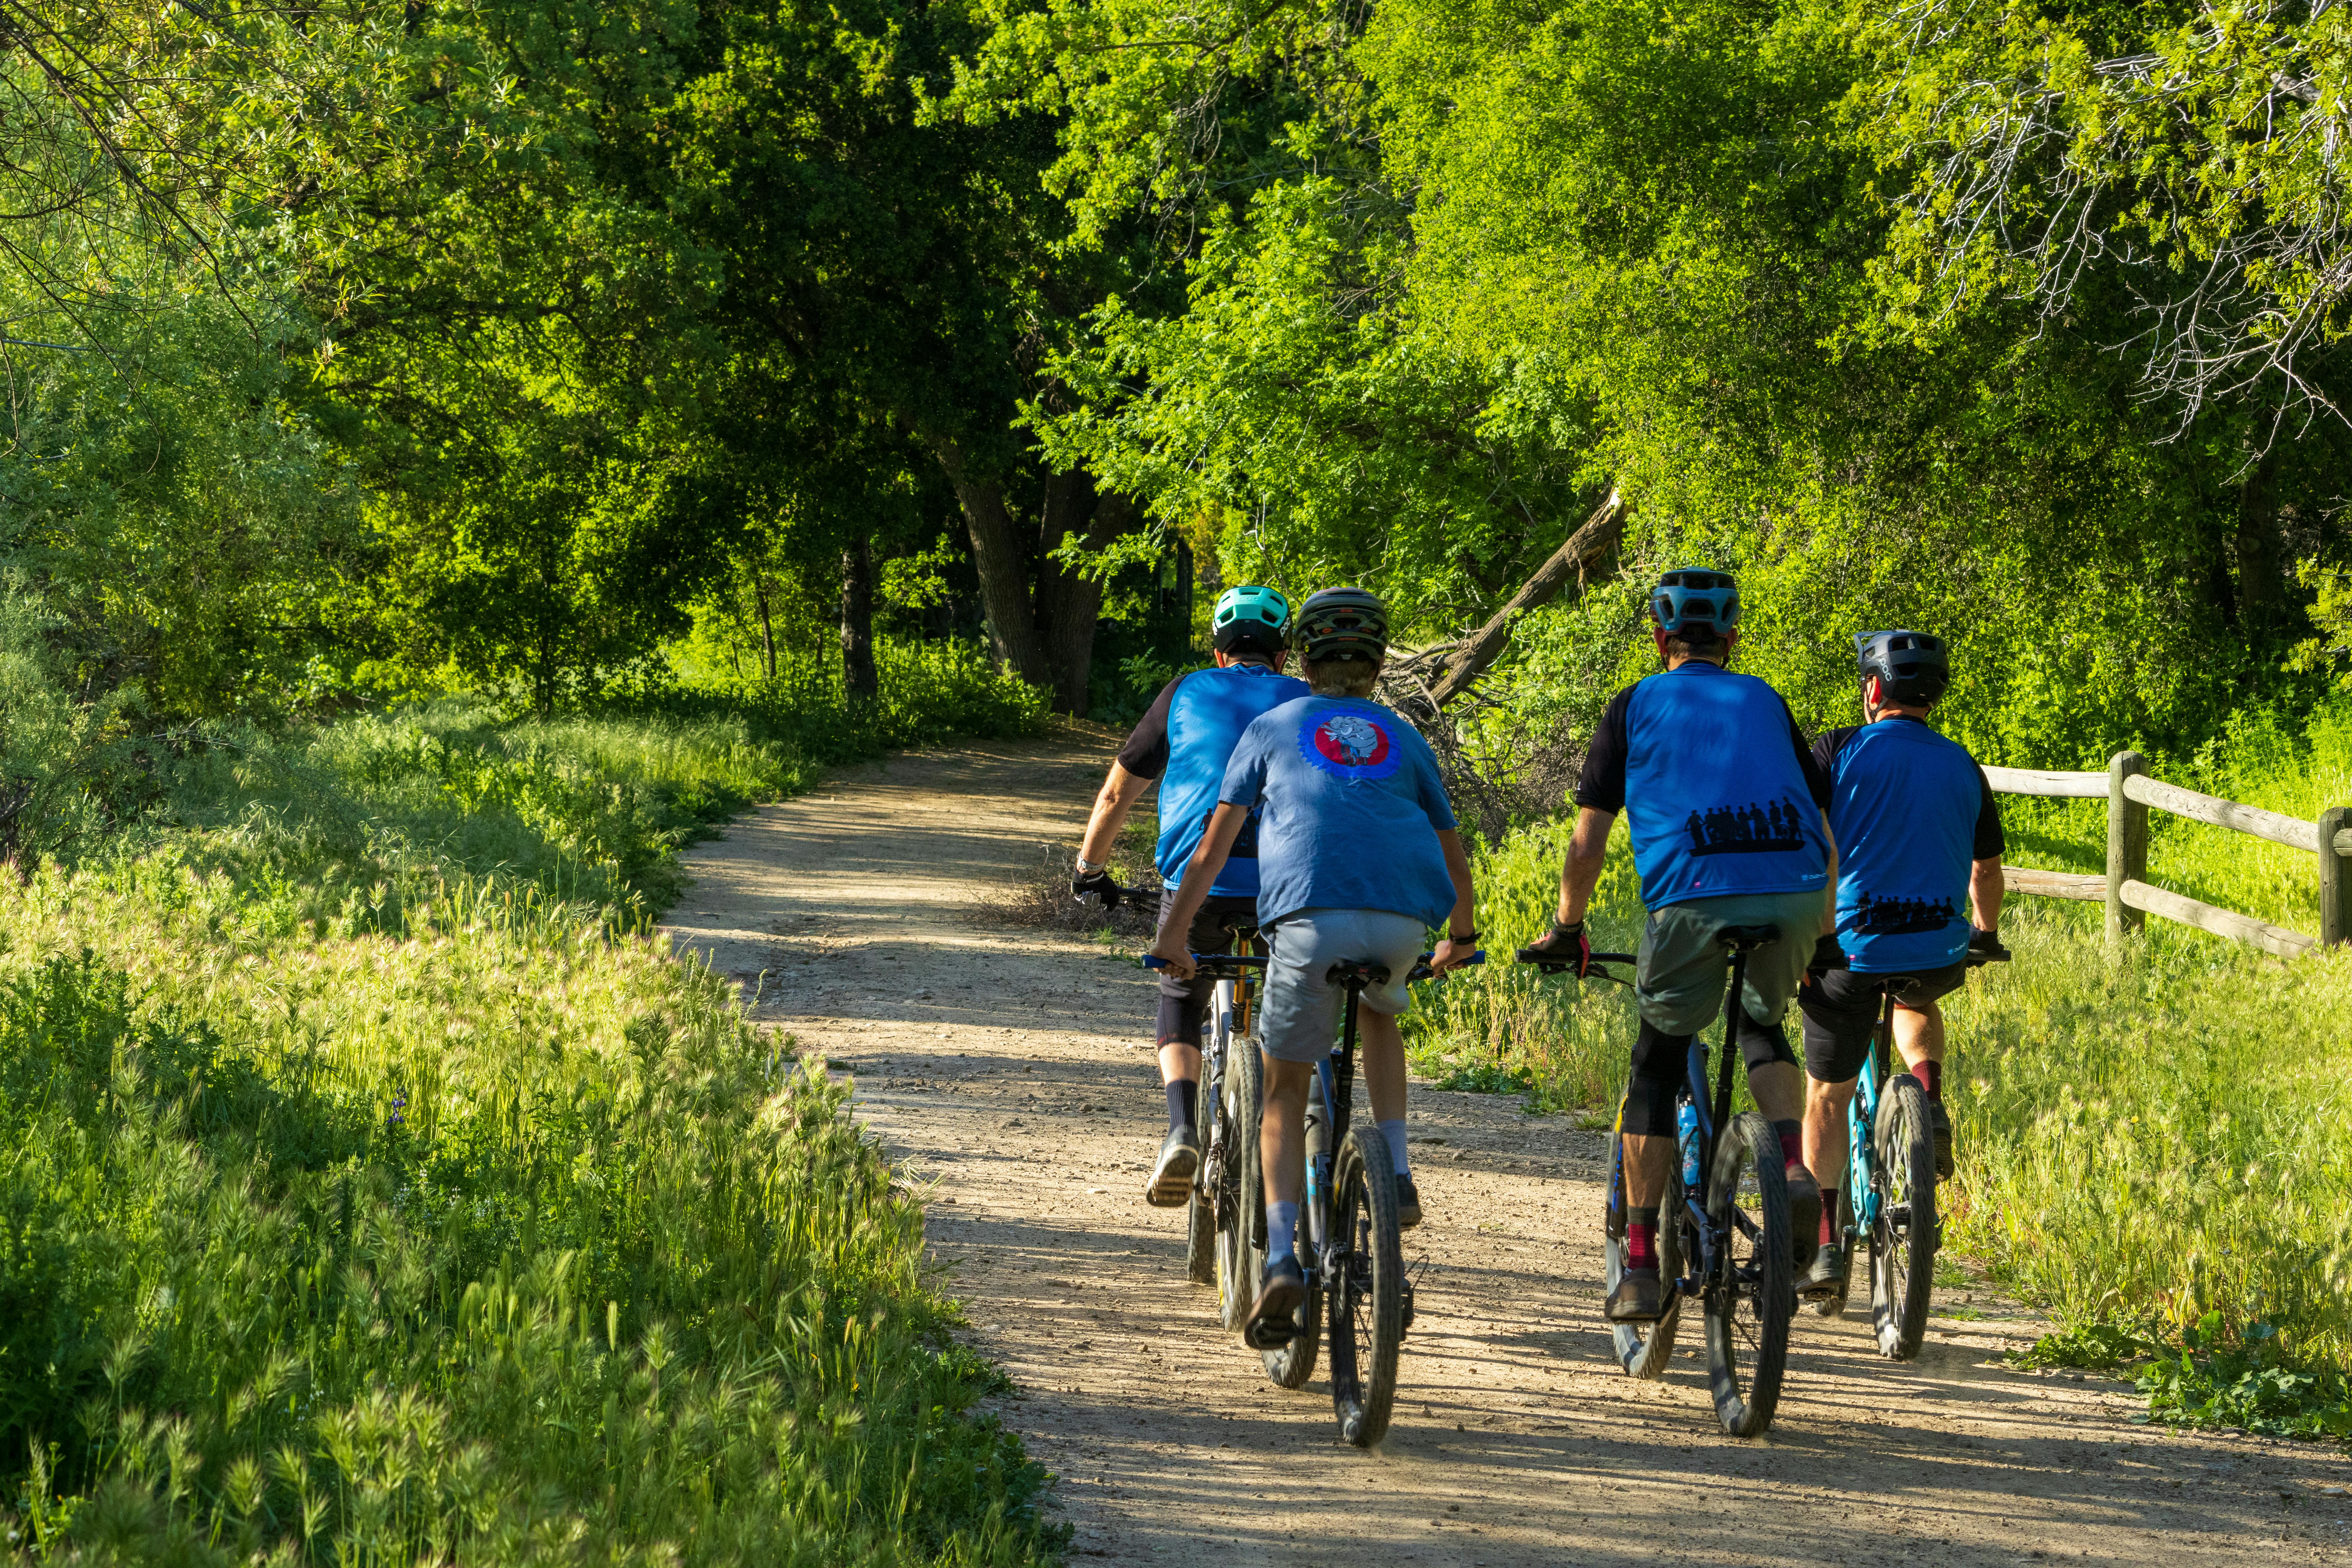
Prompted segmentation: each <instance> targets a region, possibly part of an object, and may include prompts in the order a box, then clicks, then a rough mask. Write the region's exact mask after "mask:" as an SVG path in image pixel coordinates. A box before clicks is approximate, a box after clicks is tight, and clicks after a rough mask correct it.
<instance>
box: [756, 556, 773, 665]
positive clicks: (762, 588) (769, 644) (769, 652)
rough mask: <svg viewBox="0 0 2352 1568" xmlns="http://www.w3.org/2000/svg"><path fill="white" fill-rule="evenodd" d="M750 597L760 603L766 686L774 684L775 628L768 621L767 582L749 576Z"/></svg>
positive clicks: (758, 576)
mask: <svg viewBox="0 0 2352 1568" xmlns="http://www.w3.org/2000/svg"><path fill="white" fill-rule="evenodd" d="M751 596H752V597H753V598H755V599H757V600H758V601H759V602H760V649H761V655H762V656H763V657H764V658H765V659H766V661H767V670H768V684H769V685H771V686H773V685H774V684H775V683H776V627H775V623H773V622H772V621H771V620H769V619H768V580H767V579H766V578H765V577H762V576H761V575H760V574H758V573H757V572H754V573H752V574H751Z"/></svg>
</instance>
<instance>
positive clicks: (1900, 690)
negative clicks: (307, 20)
mask: <svg viewBox="0 0 2352 1568" xmlns="http://www.w3.org/2000/svg"><path fill="white" fill-rule="evenodd" d="M1853 652H1854V659H1855V662H1856V663H1858V664H1860V665H1861V666H1862V677H1863V679H1865V680H1867V679H1870V678H1871V677H1872V676H1876V677H1878V679H1879V683H1880V687H1879V689H1880V693H1881V698H1882V700H1885V701H1888V702H1898V703H1901V704H1902V705H1903V706H1904V707H1906V708H1930V707H1933V706H1934V705H1935V703H1936V700H1937V699H1938V698H1940V697H1942V696H1943V695H1944V688H1946V687H1947V686H1949V685H1950V684H1951V683H1952V656H1951V650H1950V649H1948V648H1947V647H1945V646H1944V639H1943V638H1941V637H1930V636H1928V635H1927V633H1926V632H1903V631H1895V632H1864V633H1863V634H1862V635H1861V636H1859V637H1855V638H1854V639H1853Z"/></svg>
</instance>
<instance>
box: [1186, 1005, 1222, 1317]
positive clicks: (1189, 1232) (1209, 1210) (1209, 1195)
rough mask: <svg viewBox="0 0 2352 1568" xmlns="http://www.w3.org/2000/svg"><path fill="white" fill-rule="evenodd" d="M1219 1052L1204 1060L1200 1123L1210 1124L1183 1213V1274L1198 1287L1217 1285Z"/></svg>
mask: <svg viewBox="0 0 2352 1568" xmlns="http://www.w3.org/2000/svg"><path fill="white" fill-rule="evenodd" d="M1216 1061H1217V1053H1216V1052H1215V1051H1213V1050H1211V1051H1206V1052H1203V1053H1202V1057H1201V1094H1200V1106H1201V1120H1202V1121H1203V1122H1205V1123H1207V1125H1206V1127H1205V1128H1204V1129H1203V1130H1202V1139H1201V1143H1202V1149H1201V1173H1200V1174H1199V1175H1198V1176H1196V1177H1194V1178H1193V1181H1192V1197H1191V1199H1190V1200H1189V1201H1188V1202H1187V1204H1186V1205H1185V1211H1184V1274H1185V1277H1186V1278H1187V1279H1191V1280H1192V1283H1193V1284H1195V1285H1214V1284H1215V1283H1216V1282H1217V1191H1216V1189H1217V1180H1218V1176H1219V1174H1220V1172H1219V1167H1220V1166H1222V1165H1223V1163H1225V1152H1226V1151H1225V1146H1224V1141H1223V1134H1224V1132H1225V1131H1226V1122H1225V1119H1224V1118H1223V1116H1221V1115H1219V1114H1218V1108H1217V1089H1218V1084H1217V1078H1216V1074H1215V1063H1216Z"/></svg>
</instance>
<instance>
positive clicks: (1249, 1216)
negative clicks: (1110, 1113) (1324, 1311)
mask: <svg viewBox="0 0 2352 1568" xmlns="http://www.w3.org/2000/svg"><path fill="white" fill-rule="evenodd" d="M1217 1088H1218V1090H1219V1092H1221V1093H1222V1094H1223V1096H1224V1097H1225V1117H1224V1121H1225V1132H1224V1138H1225V1149H1224V1158H1223V1160H1221V1161H1219V1162H1218V1163H1217V1192H1216V1200H1217V1202H1216V1210H1217V1258H1216V1270H1217V1321H1219V1322H1220V1323H1222V1324H1223V1326H1224V1327H1225V1329H1226V1330H1227V1331H1231V1332H1234V1333H1239V1332H1240V1331H1241V1327H1242V1323H1243V1321H1244V1320H1245V1319H1246V1318H1248V1316H1249V1310H1250V1302H1251V1300H1253V1299H1254V1298H1255V1296H1256V1293H1257V1267H1256V1265H1255V1263H1254V1262H1253V1261H1252V1259H1253V1258H1255V1255H1256V1251H1257V1249H1258V1248H1260V1247H1264V1246H1265V1187H1264V1186H1263V1185H1261V1184H1260V1181H1259V1176H1258V1159H1257V1111H1258V1106H1259V1104H1260V1103H1261V1101H1262V1100H1263V1099H1264V1091H1265V1063H1264V1062H1263V1061H1261V1060H1260V1059H1259V1058H1258V1054H1257V1042H1256V1041H1255V1040H1244V1041H1242V1042H1240V1043H1239V1044H1238V1045H1237V1046H1235V1047H1234V1050H1233V1052H1232V1054H1231V1055H1230V1056H1229V1057H1228V1058H1227V1059H1226V1062H1225V1070H1224V1074H1223V1079H1222V1080H1221V1081H1220V1082H1219V1084H1218V1086H1217Z"/></svg>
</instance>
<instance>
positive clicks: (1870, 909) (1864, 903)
mask: <svg viewBox="0 0 2352 1568" xmlns="http://www.w3.org/2000/svg"><path fill="white" fill-rule="evenodd" d="M1959 913H1960V911H1959V910H1958V908H1957V907H1956V906H1955V905H1954V904H1953V902H1952V900H1949V899H1937V900H1933V901H1930V900H1926V899H1898V898H1895V897H1894V896H1893V895H1891V894H1890V895H1888V896H1886V897H1884V898H1882V897H1880V896H1878V895H1877V894H1874V893H1864V894H1863V895H1862V896H1861V897H1860V898H1859V899H1858V900H1856V901H1855V904H1854V912H1853V929H1854V930H1856V931H1861V932H1862V933H1864V935H1866V936H1901V935H1904V934H1906V933H1907V932H1911V931H1942V930H1943V929H1944V928H1945V927H1946V926H1948V925H1950V924H1951V923H1952V922H1953V921H1955V920H1958V918H1959Z"/></svg>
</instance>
